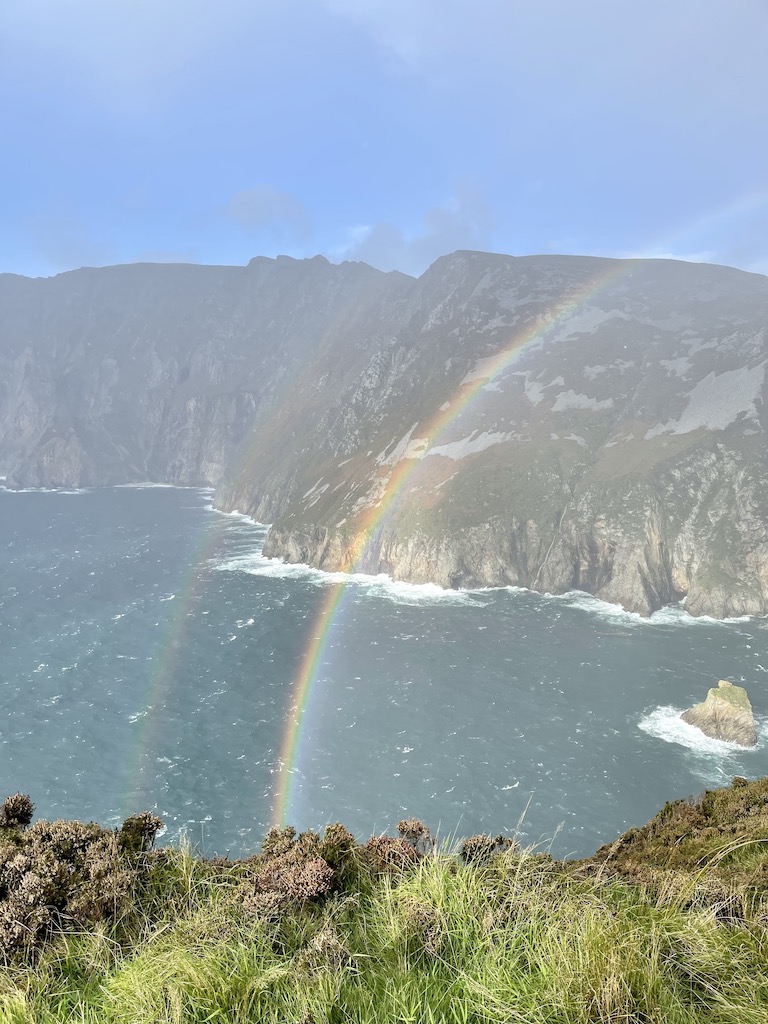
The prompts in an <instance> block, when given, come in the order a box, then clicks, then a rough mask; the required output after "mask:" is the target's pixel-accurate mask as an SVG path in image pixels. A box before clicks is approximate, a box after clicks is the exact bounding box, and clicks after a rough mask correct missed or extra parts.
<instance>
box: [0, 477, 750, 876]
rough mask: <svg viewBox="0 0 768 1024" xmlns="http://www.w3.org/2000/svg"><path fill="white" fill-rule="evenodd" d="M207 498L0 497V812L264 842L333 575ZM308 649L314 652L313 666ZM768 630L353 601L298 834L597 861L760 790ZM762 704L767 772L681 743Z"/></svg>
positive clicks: (295, 816)
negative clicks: (725, 683)
mask: <svg viewBox="0 0 768 1024" xmlns="http://www.w3.org/2000/svg"><path fill="white" fill-rule="evenodd" d="M265 533H266V530H265V528H264V527H262V526H258V525H256V524H254V523H252V522H251V521H249V520H247V519H245V518H244V517H241V516H237V515H224V514H222V513H219V512H216V511H214V510H213V509H212V507H211V496H210V494H209V493H207V492H204V491H198V490H184V489H175V488H159V487H147V488H112V489H103V490H94V491H81V492H72V493H62V492H39V491H34V492H22V493H10V492H6V491H0V538H1V543H0V653H1V657H0V783H1V785H0V789H2V794H0V795H5V794H6V793H12V792H16V791H17V790H21V791H23V792H26V793H29V794H30V795H31V796H32V798H33V800H34V801H35V804H36V806H37V814H38V816H41V817H47V818H53V817H59V816H61V817H64V816H75V817H79V818H84V819H93V820H96V821H100V822H103V823H110V824H118V823H119V822H120V821H121V820H122V819H123V818H124V817H126V816H127V815H128V814H130V813H132V812H134V811H136V810H140V809H143V808H150V809H153V810H155V811H156V812H157V813H159V814H160V815H161V816H162V817H163V819H164V820H165V822H166V824H167V830H166V832H165V835H164V837H163V841H165V842H168V841H174V840H176V839H178V837H179V836H180V835H182V834H185V835H186V836H187V837H188V838H189V839H190V840H191V841H192V842H193V843H194V844H196V845H197V846H199V847H200V848H201V849H202V851H203V852H205V853H206V854H214V853H217V854H226V853H228V854H230V855H232V856H236V855H244V854H248V853H251V852H254V851H255V850H256V849H257V848H258V844H259V841H260V839H261V837H262V836H263V834H264V831H265V829H266V828H267V827H268V825H269V823H270V815H271V808H272V805H273V801H274V798H275V792H276V787H277V786H278V785H279V784H280V780H281V778H285V776H283V775H281V773H280V770H279V766H280V751H281V744H282V742H283V739H284V734H285V728H286V721H287V720H288V718H289V709H290V707H291V702H292V700H293V699H294V695H293V689H294V684H295V681H296V680H297V678H298V677H299V675H300V672H301V667H302V664H303V659H304V658H305V656H306V653H307V650H308V647H309V646H310V645H312V644H315V645H316V641H315V639H314V638H315V637H317V636H322V635H324V634H321V633H319V632H318V619H317V616H318V613H319V610H320V609H321V607H322V606H323V605H324V603H326V601H327V597H328V588H329V586H332V585H333V584H334V580H335V579H336V577H328V576H326V575H324V574H322V573H318V572H316V571H313V570H311V569H307V568H305V567H301V566H285V565H282V564H281V563H279V562H276V561H273V560H270V559H266V558H264V557H263V556H262V555H261V547H262V544H263V540H264V536H265ZM315 649H316V647H315ZM767 672H768V624H766V622H764V621H760V620H743V621H734V622H726V623H721V622H715V621H712V620H706V619H704V620H701V619H699V620H695V619H692V618H690V617H688V616H686V615H685V613H684V612H683V611H682V610H680V609H667V610H665V611H662V612H660V613H657V614H656V615H654V616H653V617H652V618H651V619H650V620H646V621H644V620H641V619H640V618H639V617H637V616H634V615H629V614H626V613H624V612H622V611H621V610H620V609H618V608H614V607H612V606H609V605H605V604H602V603H600V602H598V601H595V600H594V599H592V598H589V597H588V596H586V595H584V594H570V595H566V596H563V597H548V596H541V595H536V594H532V593H529V592H526V591H520V590H513V589H508V590H496V591H490V590H484V591H472V592H445V591H442V590H440V589H439V588H437V587H414V586H409V585H406V584H394V583H391V582H390V581H387V580H386V579H384V578H371V577H362V576H357V577H354V578H353V579H351V580H350V582H349V583H348V585H347V586H346V588H345V591H344V594H343V597H342V599H341V601H340V603H339V606H338V609H337V612H336V614H335V616H334V619H333V623H332V626H331V628H330V630H328V632H327V636H326V640H325V643H324V646H322V648H321V650H320V654H319V657H318V659H317V666H316V671H315V672H314V674H313V683H312V686H311V689H310V691H309V695H308V699H307V701H306V707H305V712H304V718H303V726H302V732H301V739H300V742H299V744H298V747H297V751H296V756H295V758H293V759H292V760H291V762H290V764H289V765H287V766H286V767H287V768H289V769H290V783H291V785H290V793H291V797H290V802H289V807H288V817H289V819H290V821H291V822H292V823H293V824H295V825H296V826H297V827H298V828H307V827H314V828H321V827H322V826H323V825H324V824H326V823H328V822H330V821H337V820H340V821H343V822H344V823H345V824H347V825H348V826H349V827H350V828H351V829H352V830H353V831H354V832H355V833H356V834H357V835H358V836H359V837H361V838H364V837H366V836H368V835H370V834H371V833H372V832H380V831H386V830H391V829H392V828H393V826H394V825H395V824H396V822H397V821H398V820H399V819H400V818H402V817H404V816H412V815H413V816H417V817H420V818H422V819H423V820H424V821H426V822H427V823H428V824H429V825H430V826H431V827H433V828H434V829H436V830H439V833H440V835H441V836H442V837H444V838H446V839H448V838H450V837H451V836H456V837H457V836H463V835H470V834H472V833H475V832H478V831H488V832H492V833H494V834H495V833H497V832H512V831H517V832H518V834H519V835H520V837H521V839H522V840H523V841H524V842H527V843H539V844H543V846H544V847H545V848H547V849H551V851H552V852H553V853H554V854H555V855H557V856H580V855H587V854H589V853H591V852H593V851H594V850H595V849H596V848H597V846H599V845H600V844H601V843H602V842H606V841H610V840H612V839H613V838H615V837H616V836H617V835H618V834H619V833H621V832H622V831H624V830H625V829H626V828H628V827H630V826H631V825H639V824H642V823H643V822H645V821H646V820H647V819H648V818H649V817H650V816H651V815H653V814H654V813H655V812H656V811H657V810H658V809H659V808H660V807H661V806H662V805H663V804H664V802H665V801H666V800H668V799H673V798H676V797H681V796H686V795H689V794H694V793H698V792H701V791H702V790H704V789H706V788H708V787H709V788H711V787H713V786H717V785H721V784H724V783H725V782H727V781H728V780H729V779H730V778H731V777H732V776H734V775H744V776H747V777H757V776H760V775H763V774H768V717H767V716H768V691H767V686H766V684H767V683H768V676H767V675H766V673H767ZM720 677H728V678H730V679H732V680H733V681H734V682H742V683H743V684H744V685H746V686H747V687H748V690H749V693H750V696H751V698H752V702H753V705H754V707H755V710H756V713H757V716H758V720H759V725H760V742H759V744H758V747H757V749H755V750H753V751H743V750H740V749H738V748H734V747H732V746H730V745H728V744H724V743H718V742H715V741H711V740H707V739H706V738H704V737H702V736H700V735H699V734H697V732H696V730H694V729H692V728H691V727H689V726H687V725H685V723H683V722H681V721H680V719H679V713H680V711H681V710H682V709H683V708H685V707H687V706H689V705H690V704H691V703H693V702H695V701H698V700H701V699H703V697H704V694H705V692H706V689H707V688H708V687H709V686H712V685H714V683H715V682H716V680H717V679H718V678H720Z"/></svg>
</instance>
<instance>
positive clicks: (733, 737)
mask: <svg viewBox="0 0 768 1024" xmlns="http://www.w3.org/2000/svg"><path fill="white" fill-rule="evenodd" d="M680 717H681V718H682V719H683V721H684V722H688V724H689V725H695V726H696V728H697V729H701V731H702V732H703V733H704V734H705V735H706V736H711V737H712V739H715V740H726V741H727V742H728V743H738V744H739V746H741V747H754V746H755V745H756V744H757V729H756V728H755V717H754V715H753V714H752V705H751V704H750V702H749V697H748V696H747V691H746V690H745V689H744V687H743V686H734V685H733V683H730V682H728V680H727V679H721V680H720V681H719V683H718V684H717V686H713V687H712V689H711V690H710V691H709V692H708V693H707V699H706V700H705V701H704V703H703V704H694V706H693V707H692V708H688V710H687V711H684V712H683V713H682V715H681V716H680Z"/></svg>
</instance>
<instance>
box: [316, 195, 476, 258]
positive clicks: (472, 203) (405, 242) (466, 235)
mask: <svg viewBox="0 0 768 1024" xmlns="http://www.w3.org/2000/svg"><path fill="white" fill-rule="evenodd" d="M492 228H493V217H492V215H491V211H490V208H489V206H488V204H487V203H486V201H485V199H484V197H483V195H482V193H481V192H480V191H479V190H478V189H477V188H476V187H475V186H473V185H472V184H471V183H470V182H462V183H461V184H460V185H458V186H457V188H456V190H455V192H454V195H453V196H451V198H450V199H449V200H448V201H447V202H446V203H444V204H442V205H440V206H433V207H431V208H430V209H428V210H427V211H426V212H425V213H424V215H423V217H422V218H421V223H420V224H419V225H418V226H417V227H416V228H415V229H413V230H408V229H403V228H401V227H399V226H398V225H395V224H391V223H387V222H379V223H377V224H358V225H356V226H355V227H353V228H350V229H349V231H348V234H347V240H346V242H345V244H343V245H341V246H338V247H336V248H333V249H329V250H328V255H329V256H331V257H332V258H333V259H348V260H361V261H362V262H363V263H369V264H370V265H371V266H373V267H377V268H378V269H380V270H401V271H403V272H404V273H406V274H421V273H423V272H424V270H426V268H427V267H428V266H429V265H430V264H431V263H434V261H435V260H436V259H437V258H438V256H444V255H445V254H446V253H448V252H453V251H454V250H455V249H486V248H489V247H490V244H491V241H490V240H491V231H492Z"/></svg>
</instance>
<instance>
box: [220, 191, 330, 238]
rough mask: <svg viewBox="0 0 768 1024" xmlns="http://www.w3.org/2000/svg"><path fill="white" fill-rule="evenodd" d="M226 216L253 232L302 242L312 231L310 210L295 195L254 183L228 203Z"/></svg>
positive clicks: (244, 229)
mask: <svg viewBox="0 0 768 1024" xmlns="http://www.w3.org/2000/svg"><path fill="white" fill-rule="evenodd" d="M227 213H228V215H229V217H230V218H231V219H232V220H233V221H234V222H235V223H236V224H237V225H238V226H239V227H241V228H242V229H243V231H247V232H248V233H249V234H252V235H268V236H270V237H271V238H273V239H277V240H282V239H285V240H287V241H296V242H301V241H305V240H306V239H307V238H308V237H309V236H310V234H311V232H312V223H311V219H310V216H309V211H308V210H307V208H306V207H305V206H304V204H303V203H302V202H301V200H300V199H297V198H296V196H294V195H291V194H290V193H289V192H280V191H279V189H276V188H275V187H274V186H272V185H264V184H262V185H254V186H253V187H252V188H247V189H244V190H243V191H242V192H237V193H235V195H233V196H232V197H231V199H230V200H229V202H228V203H227Z"/></svg>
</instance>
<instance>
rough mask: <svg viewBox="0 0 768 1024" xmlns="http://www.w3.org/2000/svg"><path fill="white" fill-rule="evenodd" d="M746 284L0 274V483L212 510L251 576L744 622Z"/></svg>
mask: <svg viewBox="0 0 768 1024" xmlns="http://www.w3.org/2000/svg"><path fill="white" fill-rule="evenodd" d="M767 324H768V279H766V278H764V277H762V276H760V275H754V274H747V273H744V272H741V271H737V270H732V269H729V268H725V267H714V266H707V265H694V264H685V263H677V262H674V261H663V260H658V261H649V260H635V261H621V260H603V259H598V258H593V257H577V256H534V257H509V256H499V255H493V254H488V253H474V252H459V253H454V254H453V255H452V256H447V257H443V258H441V259H440V260H438V261H437V262H436V263H435V264H434V265H433V266H432V267H431V268H430V269H429V270H428V271H427V272H426V273H425V274H424V275H422V277H421V278H419V279H418V280H414V279H411V278H408V277H406V276H404V275H401V274H382V273H380V272H378V271H375V270H373V269H372V268H370V267H367V266H365V265H364V264H350V263H347V264H342V265H341V266H332V265H331V264H329V263H327V262H326V261H325V260H323V259H322V258H319V257H318V258H315V259H314V260H305V261H295V260H290V259H287V258H282V257H281V258H279V259H278V260H276V261H273V260H265V259H257V260H254V261H252V262H251V264H249V266H248V267H186V266H155V267H153V266H148V265H145V266H129V267H113V268H105V269H103V270H82V271H76V272H73V273H71V274H63V275H59V277H56V278H53V279H50V280H33V281H30V280H27V279H23V278H16V277H12V276H10V275H4V276H1V277H0V338H1V339H2V341H1V343H0V370H2V376H0V381H2V384H0V473H3V472H4V473H6V474H7V475H8V478H9V482H10V485H11V486H62V485H63V486H78V485H88V484H108V483H118V482H129V481H138V480H145V479H154V480H162V481H167V482H172V483H184V484H209V485H213V486H216V488H217V493H216V499H215V500H216V503H217V505H218V506H219V507H221V508H223V509H225V510H231V509H235V508H237V509H239V510H240V511H242V512H246V513H248V514H250V515H253V516H254V517H255V518H256V519H258V520H260V521H262V522H271V523H272V524H273V526H272V529H271V531H270V534H269V537H268V540H267V546H266V548H265V553H267V554H269V555H274V556H277V557H282V558H287V559H288V560H290V561H304V562H309V563H311V564H313V565H315V566H318V567H321V568H325V569H329V570H335V569H340V568H341V569H345V568H351V567H353V566H354V567H355V568H357V569H359V570H361V571H365V572H373V573H378V572H387V573H389V574H391V575H392V576H393V577H395V578H400V579H406V580H411V581H414V582H423V581H433V582H437V583H439V584H441V585H443V586H449V587H457V586H462V587H474V586H504V585H510V584H512V585H517V586H524V587H530V588H532V589H536V590H540V591H549V592H553V593H561V592H564V591H566V590H569V589H574V588H578V589H581V590H585V591H588V592H590V593H593V594H595V595H596V596H598V597H600V598H602V599H604V600H606V601H611V602H616V603H619V604H621V605H623V606H624V607H626V608H629V609H632V610H635V611H638V612H640V613H642V614H648V613H650V612H652V611H653V610H655V609H656V608H659V607H660V606H662V605H663V604H666V603H669V602H674V601H678V600H680V599H681V598H685V599H686V604H685V607H686V609H687V610H688V611H689V612H691V613H692V614H709V615H713V616H717V617H724V616H732V615H742V614H754V615H763V614H766V613H768V449H767V448H766V445H765V439H766V404H765V394H766V385H765V368H766V364H767V363H768V327H767V326H766V325H767Z"/></svg>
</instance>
